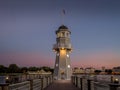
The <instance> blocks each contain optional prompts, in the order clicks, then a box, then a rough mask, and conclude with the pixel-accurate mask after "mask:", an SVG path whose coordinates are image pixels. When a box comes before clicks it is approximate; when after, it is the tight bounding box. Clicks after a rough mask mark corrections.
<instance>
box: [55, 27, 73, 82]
mask: <svg viewBox="0 0 120 90" xmlns="http://www.w3.org/2000/svg"><path fill="white" fill-rule="evenodd" d="M70 34H71V32H70V31H69V30H68V28H67V27H66V26H64V25H62V26H60V27H59V28H58V30H57V31H56V36H57V38H56V44H54V46H53V50H54V51H55V52H56V61H55V67H54V78H55V79H57V80H61V79H65V80H70V79H71V74H72V69H71V63H70V52H71V50H72V47H71V42H70Z"/></svg>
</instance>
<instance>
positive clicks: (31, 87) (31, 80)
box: [28, 79, 33, 90]
mask: <svg viewBox="0 0 120 90" xmlns="http://www.w3.org/2000/svg"><path fill="white" fill-rule="evenodd" d="M28 81H30V90H33V79H29V80H28Z"/></svg>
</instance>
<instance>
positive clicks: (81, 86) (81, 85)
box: [80, 78, 83, 90]
mask: <svg viewBox="0 0 120 90" xmlns="http://www.w3.org/2000/svg"><path fill="white" fill-rule="evenodd" d="M80 89H81V90H83V84H82V78H80Z"/></svg>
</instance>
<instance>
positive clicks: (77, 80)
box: [76, 76, 78, 87]
mask: <svg viewBox="0 0 120 90" xmlns="http://www.w3.org/2000/svg"><path fill="white" fill-rule="evenodd" d="M77 86H78V77H77V76H76V87H77Z"/></svg>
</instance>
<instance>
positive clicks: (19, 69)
mask: <svg viewBox="0 0 120 90" xmlns="http://www.w3.org/2000/svg"><path fill="white" fill-rule="evenodd" d="M42 69H43V70H44V71H46V72H49V71H50V72H52V73H53V69H52V68H50V67H47V66H43V67H18V65H16V64H10V65H9V66H8V67H5V66H4V65H0V73H26V72H27V71H38V70H42Z"/></svg>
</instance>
